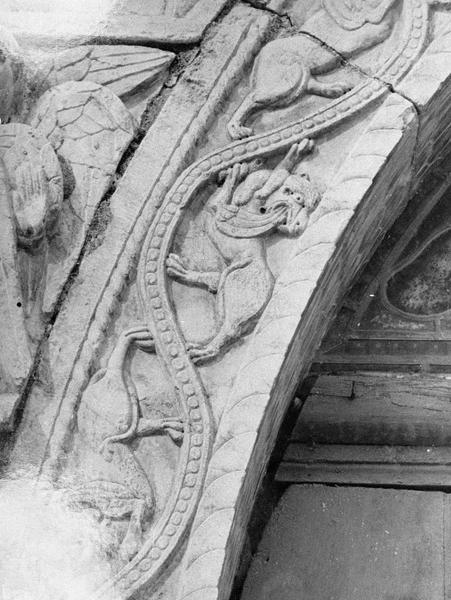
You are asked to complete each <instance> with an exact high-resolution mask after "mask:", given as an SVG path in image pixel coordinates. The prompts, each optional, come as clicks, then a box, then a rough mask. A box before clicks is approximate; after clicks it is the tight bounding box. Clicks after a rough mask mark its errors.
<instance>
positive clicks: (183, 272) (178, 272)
mask: <svg viewBox="0 0 451 600" xmlns="http://www.w3.org/2000/svg"><path fill="white" fill-rule="evenodd" d="M166 270H167V272H168V274H169V275H170V276H171V277H175V278H176V279H182V280H183V281H185V280H186V279H188V277H189V272H190V271H189V269H188V267H187V266H186V264H185V263H184V262H183V260H182V259H181V258H180V256H179V255H178V254H173V253H171V254H169V256H168V257H167V259H166Z"/></svg>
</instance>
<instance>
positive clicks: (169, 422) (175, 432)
mask: <svg viewBox="0 0 451 600" xmlns="http://www.w3.org/2000/svg"><path fill="white" fill-rule="evenodd" d="M162 429H163V430H164V431H165V432H166V433H167V434H168V435H169V437H170V438H171V440H172V441H173V442H175V443H176V444H179V443H180V442H181V441H182V440H183V432H184V431H185V425H184V423H183V421H181V420H180V419H163V421H162Z"/></svg>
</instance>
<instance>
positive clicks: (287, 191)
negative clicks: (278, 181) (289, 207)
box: [283, 187, 293, 194]
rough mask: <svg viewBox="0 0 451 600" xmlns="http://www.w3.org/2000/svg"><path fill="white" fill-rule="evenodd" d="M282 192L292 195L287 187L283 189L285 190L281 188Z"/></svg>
mask: <svg viewBox="0 0 451 600" xmlns="http://www.w3.org/2000/svg"><path fill="white" fill-rule="evenodd" d="M283 192H284V193H285V194H292V193H293V192H292V191H291V189H290V188H289V187H285V188H283Z"/></svg>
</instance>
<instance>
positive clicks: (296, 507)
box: [242, 486, 450, 600]
mask: <svg viewBox="0 0 451 600" xmlns="http://www.w3.org/2000/svg"><path fill="white" fill-rule="evenodd" d="M449 510H450V509H449V502H448V500H447V496H446V495H445V494H441V493H425V492H414V491H394V490H380V489H379V490H376V489H365V488H333V487H324V486H290V487H289V488H288V490H287V492H286V493H285V494H284V496H283V497H282V499H281V501H280V504H279V505H278V507H277V509H276V511H275V513H274V515H273V517H272V520H271V521H270V523H269V525H268V526H267V528H266V531H265V533H264V536H263V539H262V542H261V544H260V547H259V551H258V553H257V555H256V556H255V558H254V560H253V563H252V565H251V568H250V570H249V575H248V578H247V581H246V584H245V587H244V591H243V595H242V598H243V600H253V599H254V598H255V599H257V598H258V600H275V599H276V598H284V599H286V600H295V599H298V598H302V597H307V598H311V600H322V599H323V598H335V599H336V600H360V599H361V598H368V600H379V599H380V598H386V599H387V600H388V599H389V598H415V599H417V600H432V599H433V600H444V599H445V598H446V597H447V595H448V591H449V575H448V573H447V560H448V556H449V537H448V527H449V525H448V524H449V514H450V513H449Z"/></svg>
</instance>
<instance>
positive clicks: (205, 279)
mask: <svg viewBox="0 0 451 600" xmlns="http://www.w3.org/2000/svg"><path fill="white" fill-rule="evenodd" d="M166 269H167V272H168V274H169V275H170V276H171V277H174V279H177V280H178V281H181V282H182V283H186V284H188V285H196V286H198V287H203V288H206V289H207V290H208V291H209V292H212V293H213V294H214V293H216V291H217V290H218V285H219V280H220V278H221V274H220V273H218V272H216V271H194V270H192V269H189V268H188V267H187V266H186V264H185V263H184V261H183V260H182V259H181V258H180V256H178V254H169V256H168V258H167V259H166Z"/></svg>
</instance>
